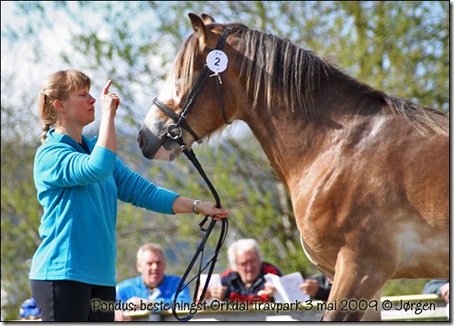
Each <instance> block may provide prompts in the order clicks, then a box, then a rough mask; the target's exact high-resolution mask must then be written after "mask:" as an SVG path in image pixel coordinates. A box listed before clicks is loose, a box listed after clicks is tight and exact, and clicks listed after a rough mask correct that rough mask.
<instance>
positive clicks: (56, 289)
mask: <svg viewBox="0 0 454 326" xmlns="http://www.w3.org/2000/svg"><path fill="white" fill-rule="evenodd" d="M31 289H32V295H33V297H34V298H35V300H36V304H37V305H38V307H39V308H40V311H41V319H42V320H43V321H114V318H115V312H114V309H112V305H113V304H115V287H113V286H98V285H92V284H86V283H81V282H75V281H37V280H31ZM109 304H110V305H109Z"/></svg>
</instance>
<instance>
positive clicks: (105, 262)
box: [30, 70, 228, 321]
mask: <svg viewBox="0 0 454 326" xmlns="http://www.w3.org/2000/svg"><path fill="white" fill-rule="evenodd" d="M110 85H111V81H110V80H109V81H108V82H107V84H106V86H105V87H104V89H103V91H102V94H101V110H102V118H101V123H100V127H99V136H98V138H97V139H92V140H90V139H88V138H87V137H85V136H84V135H83V134H82V130H83V128H84V127H85V126H86V125H88V124H89V123H91V122H93V121H94V119H95V107H94V104H95V102H96V100H95V99H94V98H93V97H92V96H91V95H90V93H89V92H90V87H91V80H90V78H89V77H88V76H87V75H85V74H84V73H82V72H80V71H77V70H66V71H58V72H56V73H54V74H52V75H50V76H49V77H47V78H46V79H45V81H44V82H43V84H42V86H41V90H40V94H39V107H40V114H41V119H42V121H43V135H42V142H43V144H42V145H41V146H40V147H39V148H38V150H37V152H36V157H35V165H34V180H35V185H36V189H37V196H38V200H39V202H40V204H41V205H42V207H43V216H42V218H41V225H40V227H39V234H40V236H41V238H42V242H41V244H40V246H39V247H38V249H37V251H36V253H35V255H34V256H33V261H32V266H31V271H30V280H31V288H32V293H33V297H34V298H35V300H36V301H37V304H38V306H39V307H40V309H41V317H42V320H44V321H113V320H114V311H113V310H112V309H111V308H109V309H106V307H108V303H111V302H115V285H116V280H115V255H116V244H115V226H116V218H117V199H120V200H122V201H124V202H129V203H131V204H133V205H135V206H138V207H143V208H146V209H149V210H153V211H156V212H160V213H164V214H178V213H185V214H187V213H191V212H194V213H196V214H198V213H201V214H203V215H210V216H213V217H214V218H215V219H216V220H218V219H221V218H225V217H227V215H228V212H227V211H226V210H225V209H223V208H222V209H218V208H216V207H215V204H213V203H209V202H201V201H199V200H193V199H190V198H186V197H183V196H180V195H179V194H176V193H174V192H172V191H169V190H166V189H163V188H159V187H157V186H155V185H154V184H153V183H151V182H149V181H147V180H146V179H145V178H143V177H142V176H141V175H139V174H138V173H135V172H132V171H131V170H130V169H129V168H127V167H126V166H125V165H123V164H122V162H121V161H120V160H119V159H118V158H117V141H116V136H115V123H114V119H115V114H116V111H117V109H118V106H119V105H120V99H119V97H118V96H117V95H116V94H115V93H110V92H109V87H110ZM93 299H96V300H93ZM92 300H93V302H92Z"/></svg>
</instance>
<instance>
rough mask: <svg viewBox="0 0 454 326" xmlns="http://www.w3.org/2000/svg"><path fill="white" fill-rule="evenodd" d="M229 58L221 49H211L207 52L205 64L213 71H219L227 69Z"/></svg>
mask: <svg viewBox="0 0 454 326" xmlns="http://www.w3.org/2000/svg"><path fill="white" fill-rule="evenodd" d="M228 62H229V59H228V58H227V55H226V54H225V53H224V52H222V51H221V50H213V51H211V52H210V53H208V56H207V66H208V68H210V70H211V71H212V72H214V73H220V72H223V71H224V70H226V69H227V63H228Z"/></svg>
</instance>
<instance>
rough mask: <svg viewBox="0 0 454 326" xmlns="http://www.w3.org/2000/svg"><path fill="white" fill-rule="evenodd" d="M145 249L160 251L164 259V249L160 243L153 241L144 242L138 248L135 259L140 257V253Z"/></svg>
mask: <svg viewBox="0 0 454 326" xmlns="http://www.w3.org/2000/svg"><path fill="white" fill-rule="evenodd" d="M145 251H151V252H159V253H161V256H162V257H163V258H164V259H165V257H164V251H163V250H162V247H161V246H160V245H158V244H155V243H146V244H144V245H143V246H142V247H140V248H139V250H137V261H139V260H140V257H142V254H143V253H144V252H145Z"/></svg>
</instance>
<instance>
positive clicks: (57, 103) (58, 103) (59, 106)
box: [53, 100, 65, 111]
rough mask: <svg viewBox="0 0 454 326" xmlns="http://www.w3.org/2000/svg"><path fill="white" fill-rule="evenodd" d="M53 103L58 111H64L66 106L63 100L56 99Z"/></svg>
mask: <svg viewBox="0 0 454 326" xmlns="http://www.w3.org/2000/svg"><path fill="white" fill-rule="evenodd" d="M53 105H54V107H55V109H57V110H58V111H63V109H64V108H65V107H64V105H63V101H62V100H54V103H53Z"/></svg>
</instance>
